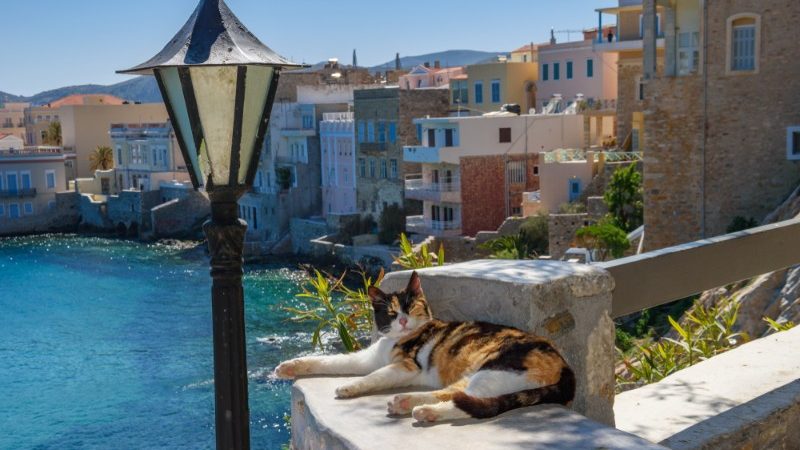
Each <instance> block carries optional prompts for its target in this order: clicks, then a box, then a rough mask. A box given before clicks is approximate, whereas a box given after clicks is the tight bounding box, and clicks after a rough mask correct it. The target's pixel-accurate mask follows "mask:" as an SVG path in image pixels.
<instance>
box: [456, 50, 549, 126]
mask: <svg viewBox="0 0 800 450" xmlns="http://www.w3.org/2000/svg"><path fill="white" fill-rule="evenodd" d="M538 72H539V66H538V64H536V63H533V62H513V61H508V60H507V59H506V57H501V58H500V59H499V60H498V61H497V62H491V63H487V64H473V65H470V66H467V68H466V74H463V75H455V76H453V77H451V79H450V93H451V98H450V108H451V111H452V113H454V114H455V115H464V116H466V115H473V116H474V115H481V114H484V113H487V112H492V111H498V110H500V107H501V106H503V105H504V104H517V105H520V107H521V108H522V111H525V112H527V111H529V110H530V109H532V108H535V107H536V104H537V103H536V98H537V94H536V81H537V80H538V78H539V73H538Z"/></svg>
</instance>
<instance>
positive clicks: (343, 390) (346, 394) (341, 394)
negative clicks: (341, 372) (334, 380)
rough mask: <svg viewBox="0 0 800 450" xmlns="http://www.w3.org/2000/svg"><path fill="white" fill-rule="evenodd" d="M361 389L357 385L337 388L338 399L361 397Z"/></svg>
mask: <svg viewBox="0 0 800 450" xmlns="http://www.w3.org/2000/svg"><path fill="white" fill-rule="evenodd" d="M361 393H362V392H361V389H360V388H359V387H358V385H355V384H346V385H344V386H339V387H338V388H336V398H353V397H358V396H359V395H361Z"/></svg>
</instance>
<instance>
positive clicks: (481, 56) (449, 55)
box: [370, 50, 508, 70]
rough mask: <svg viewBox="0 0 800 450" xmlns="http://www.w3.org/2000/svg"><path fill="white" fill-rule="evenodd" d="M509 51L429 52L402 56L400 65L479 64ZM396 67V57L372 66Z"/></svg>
mask: <svg viewBox="0 0 800 450" xmlns="http://www.w3.org/2000/svg"><path fill="white" fill-rule="evenodd" d="M507 54H508V52H481V51H477V50H447V51H443V52H437V53H428V54H427V55H419V56H402V55H401V56H400V66H402V67H403V69H406V70H408V69H411V68H412V67H414V66H418V65H421V64H425V63H426V62H427V63H430V64H431V66H433V63H434V62H435V61H439V62H440V63H441V64H442V67H453V66H468V65H470V64H478V63H480V62H486V61H488V60H491V59H494V58H496V57H497V56H498V55H507ZM386 69H394V59H392V60H391V61H388V62H386V63H384V64H380V65H377V66H374V67H370V70H386Z"/></svg>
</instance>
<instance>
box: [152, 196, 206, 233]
mask: <svg viewBox="0 0 800 450" xmlns="http://www.w3.org/2000/svg"><path fill="white" fill-rule="evenodd" d="M210 215H211V202H210V201H209V200H208V197H207V196H206V195H204V194H202V193H200V192H197V191H190V192H189V194H188V195H187V196H186V197H185V198H182V199H180V200H179V199H175V200H172V201H169V202H167V203H163V204H161V205H158V206H156V207H155V208H153V209H152V210H151V211H150V216H151V223H152V230H153V234H154V236H155V237H182V236H186V235H187V234H189V233H191V232H192V229H193V228H195V227H197V226H198V225H201V223H200V222H202V221H203V219H205V218H207V217H209V216H210Z"/></svg>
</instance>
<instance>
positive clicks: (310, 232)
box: [289, 219, 328, 255]
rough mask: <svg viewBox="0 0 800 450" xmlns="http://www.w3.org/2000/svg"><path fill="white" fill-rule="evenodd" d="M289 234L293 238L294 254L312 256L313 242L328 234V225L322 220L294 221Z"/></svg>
mask: <svg viewBox="0 0 800 450" xmlns="http://www.w3.org/2000/svg"><path fill="white" fill-rule="evenodd" d="M289 234H290V235H291V236H292V251H293V252H294V253H299V254H304V255H308V254H312V252H313V249H312V244H311V242H312V241H313V240H315V239H319V238H321V237H324V236H325V235H327V234H328V224H327V223H326V222H324V221H321V220H308V219H292V221H291V224H290V225H289Z"/></svg>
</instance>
